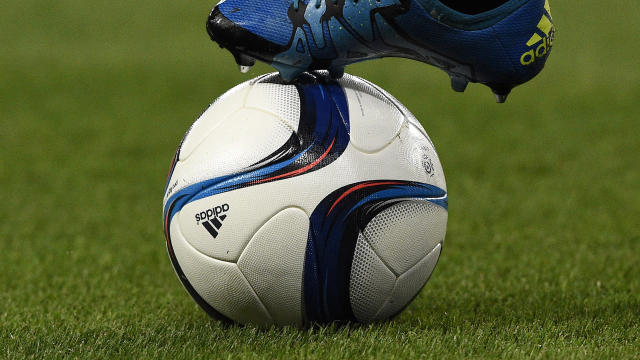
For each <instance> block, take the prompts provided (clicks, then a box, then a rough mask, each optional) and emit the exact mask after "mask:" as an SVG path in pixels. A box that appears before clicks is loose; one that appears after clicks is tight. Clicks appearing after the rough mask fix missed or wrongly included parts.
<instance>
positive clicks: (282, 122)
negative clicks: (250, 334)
mask: <svg viewBox="0 0 640 360" xmlns="http://www.w3.org/2000/svg"><path fill="white" fill-rule="evenodd" d="M446 189H447V188H446V184H445V178H444V173H443V170H442V166H441V165H440V161H439V159H438V155H437V154H436V150H435V148H434V146H433V143H432V142H431V140H430V139H429V137H428V136H427V133H426V132H425V131H424V129H423V128H422V126H421V125H420V123H419V122H418V121H417V120H416V119H415V117H414V116H413V115H412V114H411V113H409V111H408V110H407V109H406V108H405V107H404V106H403V105H401V104H400V103H399V102H398V101H397V100H396V99H394V98H393V97H392V96H391V95H389V94H388V93H386V92H385V91H383V90H382V89H380V88H379V87H377V86H375V85H373V84H371V83H370V82H368V81H366V80H363V79H361V78H358V77H355V76H350V75H346V76H345V77H344V78H342V79H340V80H332V79H330V78H329V77H328V75H327V74H326V73H322V72H318V73H313V74H308V75H304V76H303V77H302V78H301V79H300V80H299V81H297V82H296V83H295V84H292V85H286V84H283V83H282V82H281V81H280V78H279V77H278V76H277V75H275V74H269V75H265V76H261V77H258V78H256V79H253V80H251V81H248V82H245V83H243V84H241V85H238V86H236V87H235V88H233V89H231V90H230V91H228V92H227V93H226V94H224V95H222V96H221V97H220V98H219V99H217V100H216V101H215V102H214V103H213V104H212V105H211V106H210V107H209V109H207V110H206V111H205V112H204V113H203V114H202V115H201V116H200V118H199V119H198V120H197V121H196V122H195V123H194V124H193V126H192V127H191V129H190V130H189V132H188V133H187V135H186V136H185V138H184V140H183V142H182V144H181V145H180V147H179V149H178V151H177V153H176V156H175V158H174V161H173V165H172V167H171V171H170V174H169V180H168V182H167V186H166V189H165V195H164V202H163V205H164V225H165V235H166V239H167V248H168V251H169V255H170V258H171V261H172V263H173V266H174V268H175V270H176V272H177V274H178V276H179V278H180V280H181V281H182V283H183V285H184V287H185V288H186V289H187V291H188V292H189V293H190V294H191V296H192V297H193V298H194V299H195V300H196V302H197V303H198V304H199V305H200V306H201V307H202V308H203V309H204V310H205V311H207V312H208V313H209V314H210V315H212V316H214V317H217V318H223V319H231V320H234V321H237V322H240V323H245V324H248V323H250V324H257V325H270V324H279V325H297V326H305V325H307V324H310V323H326V322H331V321H336V320H346V321H359V322H372V321H378V320H383V319H387V318H389V317H391V316H394V315H395V314H398V313H399V312H400V311H402V310H403V309H404V308H405V307H406V306H407V305H408V304H409V303H410V302H411V300H412V299H413V298H414V297H415V296H416V295H417V294H418V292H419V291H420V289H421V288H422V287H423V286H424V285H425V283H426V282H427V280H428V278H429V277H430V275H431V273H432V272H433V269H434V267H435V265H436V262H437V261H438V258H439V256H440V252H441V249H442V244H443V241H444V238H445V233H446V227H447V214H448V213H447V192H446Z"/></svg>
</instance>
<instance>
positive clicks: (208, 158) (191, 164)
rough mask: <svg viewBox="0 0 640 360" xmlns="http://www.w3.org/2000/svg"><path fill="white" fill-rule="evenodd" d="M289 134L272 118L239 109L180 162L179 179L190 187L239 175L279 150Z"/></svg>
mask: <svg viewBox="0 0 640 360" xmlns="http://www.w3.org/2000/svg"><path fill="white" fill-rule="evenodd" d="M292 133H293V131H292V130H291V128H289V127H288V126H287V125H285V124H284V123H283V122H282V121H280V120H279V119H278V118H277V117H275V116H274V115H272V114H268V113H265V112H262V111H256V110H250V109H241V110H239V111H237V112H235V113H233V114H232V115H231V116H230V117H229V118H227V120H225V121H224V122H222V123H221V124H220V125H218V126H217V128H216V129H215V131H212V132H211V133H210V134H209V136H208V137H207V138H206V139H205V140H204V141H203V142H202V143H201V144H200V145H199V146H198V147H197V151H194V153H193V154H192V155H191V156H189V158H188V159H186V160H185V161H181V164H180V166H181V167H180V175H181V177H182V178H184V179H185V181H186V182H187V183H189V184H194V183H197V182H200V181H202V180H206V179H211V178H215V177H219V176H224V175H230V174H233V173H236V172H239V171H241V170H243V169H246V168H248V167H250V166H251V165H253V164H255V163H256V162H258V161H260V160H262V159H264V158H265V157H266V156H268V155H270V154H272V153H273V152H274V151H276V150H277V149H279V148H280V147H282V145H284V144H285V143H286V142H287V140H289V138H290V137H291V134H292ZM190 135H191V134H190ZM187 138H189V137H187Z"/></svg>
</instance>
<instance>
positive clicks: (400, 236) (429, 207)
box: [363, 200, 448, 275]
mask: <svg viewBox="0 0 640 360" xmlns="http://www.w3.org/2000/svg"><path fill="white" fill-rule="evenodd" d="M447 216H448V213H447V211H446V210H445V209H443V208H442V207H440V206H438V205H435V204H433V203H430V202H428V201H424V200H415V201H406V202H402V203H399V204H397V205H394V206H392V207H390V208H388V209H386V210H384V211H382V212H381V213H380V214H378V215H376V216H375V217H374V218H373V219H372V220H371V221H370V222H369V224H368V225H367V227H366V228H365V229H364V231H363V233H364V235H365V238H366V239H367V241H369V244H370V245H371V247H372V248H373V250H374V251H375V252H376V254H378V256H379V257H380V258H381V259H382V261H384V262H385V264H387V266H389V268H390V269H391V270H392V271H393V272H394V273H395V274H397V275H400V274H403V273H404V272H406V271H407V270H409V269H410V268H411V267H413V266H414V265H415V264H417V263H418V261H420V260H421V259H422V258H424V257H425V256H426V255H427V254H428V253H429V252H431V250H433V248H434V247H435V246H436V245H437V244H438V243H441V242H443V241H444V236H445V233H446V230H447Z"/></svg>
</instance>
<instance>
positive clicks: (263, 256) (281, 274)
mask: <svg viewBox="0 0 640 360" xmlns="http://www.w3.org/2000/svg"><path fill="white" fill-rule="evenodd" d="M308 232H309V216H308V215H307V214H306V213H305V212H304V211H302V210H300V209H297V208H289V209H285V210H283V211H282V212H280V213H278V214H277V215H275V216H274V217H272V218H271V219H269V221H267V223H266V224H264V226H262V227H261V228H260V230H258V232H256V234H255V235H254V237H253V238H252V239H251V241H250V242H249V244H247V247H246V248H245V250H244V252H243V253H242V255H241V256H240V259H239V260H238V268H240V271H242V273H243V274H244V275H245V277H246V279H247V281H249V283H250V284H251V286H252V287H253V289H254V290H255V292H256V294H257V295H258V297H259V298H260V300H261V301H262V303H263V304H264V305H265V307H266V308H267V310H268V311H269V314H271V317H272V318H273V320H274V321H275V322H276V323H277V324H281V325H286V324H297V325H302V318H303V317H302V279H303V268H304V259H305V250H306V246H307V236H308Z"/></svg>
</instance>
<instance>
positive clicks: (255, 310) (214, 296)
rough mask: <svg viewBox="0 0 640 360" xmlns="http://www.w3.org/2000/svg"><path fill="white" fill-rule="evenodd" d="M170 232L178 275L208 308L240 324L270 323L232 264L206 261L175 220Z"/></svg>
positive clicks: (270, 320)
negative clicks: (183, 278)
mask: <svg viewBox="0 0 640 360" xmlns="http://www.w3.org/2000/svg"><path fill="white" fill-rule="evenodd" d="M170 231H171V244H172V245H173V251H174V253H175V255H176V258H177V260H178V263H179V264H180V267H181V268H182V271H183V272H184V274H185V276H186V277H187V279H189V282H190V283H191V286H193V288H194V289H195V290H196V291H197V292H198V294H199V295H200V296H201V297H202V298H203V299H204V300H205V301H206V302H207V303H209V305H211V306H212V307H213V308H214V309H216V310H217V311H218V312H220V313H221V314H223V315H225V316H227V317H229V318H231V319H234V320H236V321H239V322H241V323H254V324H271V323H273V320H272V319H271V317H270V316H269V313H268V312H267V310H266V308H265V307H264V305H263V304H262V303H261V302H260V300H259V299H258V297H257V296H256V294H255V293H254V291H253V289H252V288H251V286H250V285H249V283H248V282H247V280H246V279H245V278H244V276H243V275H242V273H241V272H240V270H239V269H238V266H237V265H236V264H233V263H229V262H224V261H220V260H216V259H213V258H210V257H208V256H206V255H203V254H201V253H200V252H198V251H197V250H196V249H194V248H193V247H191V246H190V245H189V244H188V243H187V241H185V239H184V237H183V235H182V234H181V232H180V228H179V226H178V222H177V221H175V220H174V221H172V222H171V228H170Z"/></svg>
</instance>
